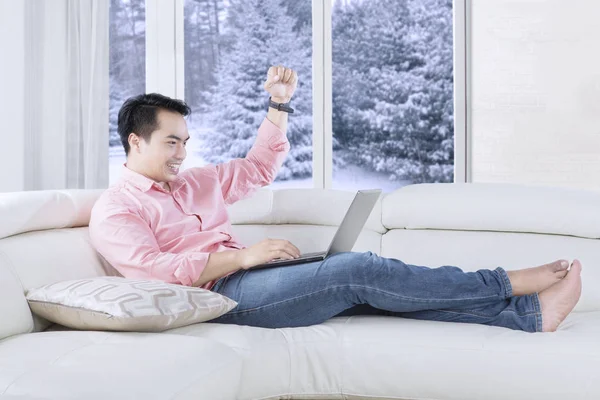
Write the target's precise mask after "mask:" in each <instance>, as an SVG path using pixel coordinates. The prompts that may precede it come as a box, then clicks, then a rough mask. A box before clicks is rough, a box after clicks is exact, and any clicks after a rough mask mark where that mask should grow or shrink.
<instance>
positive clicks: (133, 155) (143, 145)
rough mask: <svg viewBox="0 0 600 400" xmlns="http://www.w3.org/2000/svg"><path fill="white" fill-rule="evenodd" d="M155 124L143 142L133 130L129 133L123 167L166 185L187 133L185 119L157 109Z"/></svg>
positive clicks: (182, 152) (178, 161)
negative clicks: (125, 162) (125, 165)
mask: <svg viewBox="0 0 600 400" xmlns="http://www.w3.org/2000/svg"><path fill="white" fill-rule="evenodd" d="M156 126H157V128H156V129H155V130H154V131H153V132H152V133H151V135H150V137H149V138H148V140H147V141H146V140H145V139H144V138H142V137H141V136H138V135H136V134H135V133H131V134H130V135H129V138H128V142H129V146H130V151H129V154H128V156H127V167H128V168H129V169H131V170H133V171H135V172H138V173H140V174H142V175H144V176H146V177H147V178H150V179H152V180H154V181H156V182H158V183H159V184H161V185H162V186H163V187H165V188H166V185H167V183H168V182H172V181H174V180H175V178H176V177H177V174H178V173H179V168H180V167H181V163H183V160H185V157H186V154H187V153H186V150H185V146H186V143H187V141H188V139H189V138H190V136H189V134H188V130H187V124H186V122H185V119H183V116H182V115H181V114H179V113H177V112H173V111H168V110H164V109H160V110H159V111H158V112H157V113H156Z"/></svg>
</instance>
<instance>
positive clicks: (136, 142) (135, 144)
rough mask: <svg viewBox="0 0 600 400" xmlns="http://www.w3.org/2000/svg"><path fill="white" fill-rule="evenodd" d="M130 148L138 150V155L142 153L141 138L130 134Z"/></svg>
mask: <svg viewBox="0 0 600 400" xmlns="http://www.w3.org/2000/svg"><path fill="white" fill-rule="evenodd" d="M128 139H129V147H131V148H132V149H134V148H135V149H137V151H138V153H139V151H140V137H139V136H138V135H136V134H135V133H133V132H132V133H130V134H129V138H128Z"/></svg>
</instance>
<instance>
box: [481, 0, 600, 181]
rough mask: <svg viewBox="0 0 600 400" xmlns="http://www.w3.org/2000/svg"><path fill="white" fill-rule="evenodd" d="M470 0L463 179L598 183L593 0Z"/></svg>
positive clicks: (599, 120)
mask: <svg viewBox="0 0 600 400" xmlns="http://www.w3.org/2000/svg"><path fill="white" fill-rule="evenodd" d="M471 4H472V13H471V20H472V25H471V27H472V30H471V44H472V52H471V60H472V62H471V71H472V75H471V77H472V80H471V99H472V102H471V107H470V112H471V117H472V119H471V123H472V125H471V127H472V131H471V135H472V136H471V145H472V147H471V157H472V164H471V174H472V175H471V177H472V181H473V182H510V183H525V184H536V185H538V184H539V185H547V186H563V187H573V188H588V189H594V190H598V189H600V50H598V49H600V44H599V43H600V40H599V39H600V23H599V22H598V21H599V18H600V1H597V0H571V1H565V0H494V1H490V0H472V3H471Z"/></svg>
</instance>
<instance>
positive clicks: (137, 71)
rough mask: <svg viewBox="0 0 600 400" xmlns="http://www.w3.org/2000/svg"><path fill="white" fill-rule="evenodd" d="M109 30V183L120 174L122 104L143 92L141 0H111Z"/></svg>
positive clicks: (144, 37) (144, 75)
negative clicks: (120, 114)
mask: <svg viewBox="0 0 600 400" xmlns="http://www.w3.org/2000/svg"><path fill="white" fill-rule="evenodd" d="M109 18H110V31H109V35H110V38H109V43H110V47H109V51H110V55H109V57H110V59H109V85H110V92H109V93H110V98H109V119H110V125H109V126H110V128H109V129H110V132H109V184H112V183H114V182H115V181H116V180H117V179H118V178H119V176H120V174H121V167H122V165H123V163H124V162H125V151H124V150H123V145H122V144H121V139H120V138H119V134H118V132H117V117H118V113H119V109H120V108H121V105H123V102H124V101H125V100H126V99H127V98H128V97H131V96H135V95H138V94H142V93H145V91H146V90H145V88H146V69H145V66H146V44H145V40H146V35H145V30H146V22H145V18H146V16H145V5H144V0H111V1H110V16H109Z"/></svg>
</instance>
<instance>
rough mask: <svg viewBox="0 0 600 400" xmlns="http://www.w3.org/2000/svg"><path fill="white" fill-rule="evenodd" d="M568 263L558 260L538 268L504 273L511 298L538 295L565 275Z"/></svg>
mask: <svg viewBox="0 0 600 400" xmlns="http://www.w3.org/2000/svg"><path fill="white" fill-rule="evenodd" d="M567 268H569V262H568V261H567V260H558V261H554V262H552V263H550V264H544V265H540V266H539V267H533V268H526V269H520V270H517V271H506V273H507V274H508V278H509V279H510V283H511V285H512V289H513V296H523V295H526V294H533V293H539V292H541V291H542V290H544V289H548V288H549V287H550V286H552V285H554V284H555V283H557V282H558V281H560V280H561V279H562V278H564V277H565V276H566V275H567Z"/></svg>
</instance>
